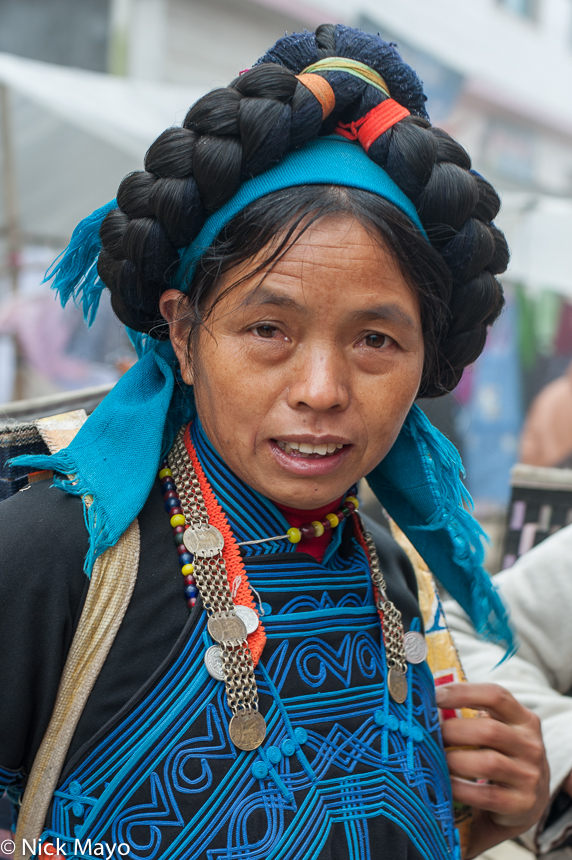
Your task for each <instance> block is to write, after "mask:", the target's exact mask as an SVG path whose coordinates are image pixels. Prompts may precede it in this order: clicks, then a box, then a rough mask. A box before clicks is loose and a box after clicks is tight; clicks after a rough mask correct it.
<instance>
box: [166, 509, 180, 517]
mask: <svg viewBox="0 0 572 860" xmlns="http://www.w3.org/2000/svg"><path fill="white" fill-rule="evenodd" d="M182 513H183V509H182V508H171V509H170V510H169V516H170V517H174V516H175V514H182Z"/></svg>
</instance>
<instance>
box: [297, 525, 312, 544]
mask: <svg viewBox="0 0 572 860" xmlns="http://www.w3.org/2000/svg"><path fill="white" fill-rule="evenodd" d="M298 528H299V529H300V531H301V532H302V537H303V538H304V539H305V540H310V539H311V538H313V537H315V534H314V526H313V525H312V523H303V525H301V526H298Z"/></svg>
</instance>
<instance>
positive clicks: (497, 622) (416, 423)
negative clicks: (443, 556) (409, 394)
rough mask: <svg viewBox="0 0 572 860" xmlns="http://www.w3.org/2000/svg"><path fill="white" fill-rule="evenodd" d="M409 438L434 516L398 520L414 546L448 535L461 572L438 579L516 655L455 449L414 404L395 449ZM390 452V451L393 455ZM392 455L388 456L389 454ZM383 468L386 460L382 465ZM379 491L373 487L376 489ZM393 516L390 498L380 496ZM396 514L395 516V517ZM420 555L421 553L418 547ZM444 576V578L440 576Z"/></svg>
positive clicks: (479, 627) (483, 630)
mask: <svg viewBox="0 0 572 860" xmlns="http://www.w3.org/2000/svg"><path fill="white" fill-rule="evenodd" d="M406 437H409V439H410V440H411V442H412V443H413V444H414V446H415V448H416V449H417V451H418V452H419V454H420V456H421V460H422V462H423V465H424V477H425V479H426V480H427V482H428V484H429V488H430V491H431V494H432V497H433V513H432V514H431V516H430V517H429V518H427V519H426V521H425V523H424V524H423V525H416V524H407V523H404V522H402V521H400V518H398V517H394V518H395V519H396V522H397V523H398V525H399V526H400V527H401V528H402V529H403V531H404V532H405V533H406V534H407V536H408V537H409V539H410V540H411V543H412V544H413V545H414V546H415V545H416V543H417V541H416V536H418V535H419V533H420V532H427V531H431V532H441V533H442V534H443V533H444V534H445V535H446V536H447V537H448V539H449V543H450V547H451V551H452V554H451V558H452V561H453V563H454V565H455V567H456V568H457V572H456V574H455V579H452V578H451V577H450V575H443V573H442V572H440V571H438V570H434V574H435V576H436V577H437V578H438V579H439V581H440V582H441V583H442V584H443V586H444V587H445V588H446V589H447V590H448V591H449V592H450V594H451V595H452V596H453V597H454V598H455V599H456V600H458V601H459V603H461V605H462V607H463V609H464V610H465V612H466V613H467V614H468V615H469V617H470V619H471V621H472V622H473V624H474V626H475V629H476V631H477V632H478V633H479V634H480V635H481V636H483V637H484V638H485V639H487V640H489V641H492V642H497V643H498V644H500V645H503V646H504V647H506V648H507V652H506V654H505V657H504V658H503V660H506V659H507V658H508V657H510V656H511V655H512V654H514V653H515V651H516V643H515V639H514V636H513V632H512V630H511V627H510V623H509V616H508V612H507V610H506V608H505V606H504V604H503V602H502V599H501V597H500V595H499V593H498V591H497V589H496V587H495V585H494V583H493V581H492V580H491V577H490V575H489V574H488V573H487V571H486V570H485V568H484V567H483V562H484V555H485V551H484V545H483V541H484V540H485V541H487V542H488V540H489V538H488V536H487V535H486V533H485V532H484V531H483V529H482V527H481V525H480V523H478V522H477V520H476V519H475V518H474V517H473V515H472V513H471V511H473V509H474V505H473V500H472V498H471V495H470V493H469V491H468V490H467V488H466V486H465V485H464V484H463V482H462V480H461V476H463V477H464V475H465V469H464V467H463V464H462V461H461V457H460V455H459V452H458V451H457V449H456V448H455V446H454V445H453V444H452V443H451V442H450V441H449V440H448V439H447V438H446V437H445V436H444V435H443V434H442V433H441V432H440V431H439V430H437V428H436V427H434V426H433V425H432V424H431V422H430V421H429V419H428V418H427V416H426V415H425V414H424V412H423V411H422V410H421V409H420V408H419V407H418V406H417V405H416V404H414V405H413V406H412V408H411V410H410V412H409V415H408V416H407V419H406V421H405V424H404V425H403V428H402V430H401V433H400V435H399V436H398V438H397V441H396V442H395V445H396V446H398V445H400V440H401V443H403V442H406ZM390 453H391V452H390ZM388 456H389V455H388ZM381 465H382V466H383V462H382V464H381ZM373 489H374V491H375V487H373ZM380 501H381V503H382V504H383V505H384V506H385V507H386V508H387V509H388V511H389V513H390V514H391V507H392V506H391V503H390V499H389V498H380ZM391 515H392V516H393V514H391ZM419 551H420V552H421V555H423V551H422V550H421V549H420V550H419ZM440 573H441V575H440ZM463 576H464V578H465V582H466V583H468V584H469V594H470V601H467V599H466V598H465V599H462V597H461V594H460V593H459V590H458V589H457V588H456V587H455V586H456V583H457V582H459V580H460V578H461V577H463Z"/></svg>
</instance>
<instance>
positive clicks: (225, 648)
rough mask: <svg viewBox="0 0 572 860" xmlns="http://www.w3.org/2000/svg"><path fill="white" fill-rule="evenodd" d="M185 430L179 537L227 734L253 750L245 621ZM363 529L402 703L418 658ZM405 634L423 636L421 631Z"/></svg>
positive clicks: (254, 701)
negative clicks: (220, 682)
mask: <svg viewBox="0 0 572 860" xmlns="http://www.w3.org/2000/svg"><path fill="white" fill-rule="evenodd" d="M184 435H185V428H184V427H183V428H181V430H180V431H179V433H178V434H177V437H176V439H175V442H174V445H173V447H172V449H171V451H170V453H169V456H168V462H169V467H170V469H171V471H172V473H173V480H174V482H175V485H176V487H177V494H178V496H179V498H180V500H181V508H182V511H183V515H184V517H185V523H186V526H187V527H186V530H185V532H184V535H183V542H184V544H185V546H186V548H187V549H188V551H189V552H190V553H192V555H193V564H194V571H193V575H194V577H195V581H196V585H197V588H198V590H199V592H200V595H201V598H202V602H203V605H204V607H205V609H206V612H207V615H208V622H207V627H208V631H209V633H210V635H211V636H212V638H213V639H214V640H215V642H217V643H218V645H219V646H220V654H221V660H222V672H223V674H224V684H225V691H226V699H227V702H228V706H229V708H230V710H231V712H232V718H231V720H230V723H229V734H230V738H231V740H232V742H233V744H234V745H235V746H236V747H238V748H239V749H241V750H253V749H256V748H257V747H259V746H260V745H261V744H262V742H263V741H264V738H265V737H266V722H265V720H264V717H263V716H262V714H261V713H260V712H259V710H258V688H257V686H256V679H255V677H254V664H253V662H252V655H251V653H250V648H249V646H248V641H247V638H246V637H247V631H246V626H245V624H244V621H243V620H242V619H241V618H239V617H238V615H237V613H236V611H235V604H234V600H233V596H232V594H231V591H230V586H229V583H228V576H227V571H226V562H225V560H224V558H223V555H222V550H223V548H224V538H223V536H222V534H221V533H220V531H219V530H218V529H217V528H215V527H214V526H212V525H210V522H209V515H208V511H207V509H206V506H205V503H204V499H203V494H202V490H201V486H200V483H199V479H198V478H197V475H196V472H195V469H194V466H193V462H192V460H191V458H190V457H189V453H188V451H187V448H186V446H185V443H184ZM356 516H357V514H356ZM363 534H364V539H365V543H366V546H367V550H368V555H369V560H370V567H371V577H372V580H373V583H374V585H375V587H376V589H377V592H378V598H377V601H376V606H377V609H378V612H379V613H380V614H381V616H382V618H383V621H382V630H383V644H384V646H385V652H386V661H387V668H388V673H387V687H388V690H389V693H390V695H391V697H392V699H393V700H394V701H395V702H397V703H399V704H402V703H403V702H404V701H405V700H406V698H407V691H408V684H407V661H408V660H409V662H415V663H418V662H421V659H417V658H416V659H412V657H411V656H406V652H405V646H404V634H403V624H402V621H401V612H400V611H399V610H398V609H397V607H396V606H395V604H394V603H393V602H392V601H391V600H389V598H388V596H387V585H386V582H385V578H384V576H383V573H382V571H381V566H380V563H379V557H378V554H377V550H376V548H375V544H374V542H373V538H372V536H371V534H370V533H369V532H367V531H364V532H363ZM249 543H250V542H249ZM252 543H254V541H252ZM407 635H408V636H411V635H413V636H416V637H419V638H423V637H422V635H421V634H407ZM423 659H424V657H423Z"/></svg>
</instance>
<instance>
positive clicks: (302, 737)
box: [294, 726, 308, 744]
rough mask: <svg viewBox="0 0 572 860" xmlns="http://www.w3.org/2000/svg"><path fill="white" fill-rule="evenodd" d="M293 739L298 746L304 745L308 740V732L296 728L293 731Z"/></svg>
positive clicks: (300, 727) (299, 727)
mask: <svg viewBox="0 0 572 860" xmlns="http://www.w3.org/2000/svg"><path fill="white" fill-rule="evenodd" d="M294 737H295V738H296V740H297V741H298V743H299V744H305V743H306V741H307V740H308V732H307V731H306V729H303V728H302V726H298V728H297V729H294Z"/></svg>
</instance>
